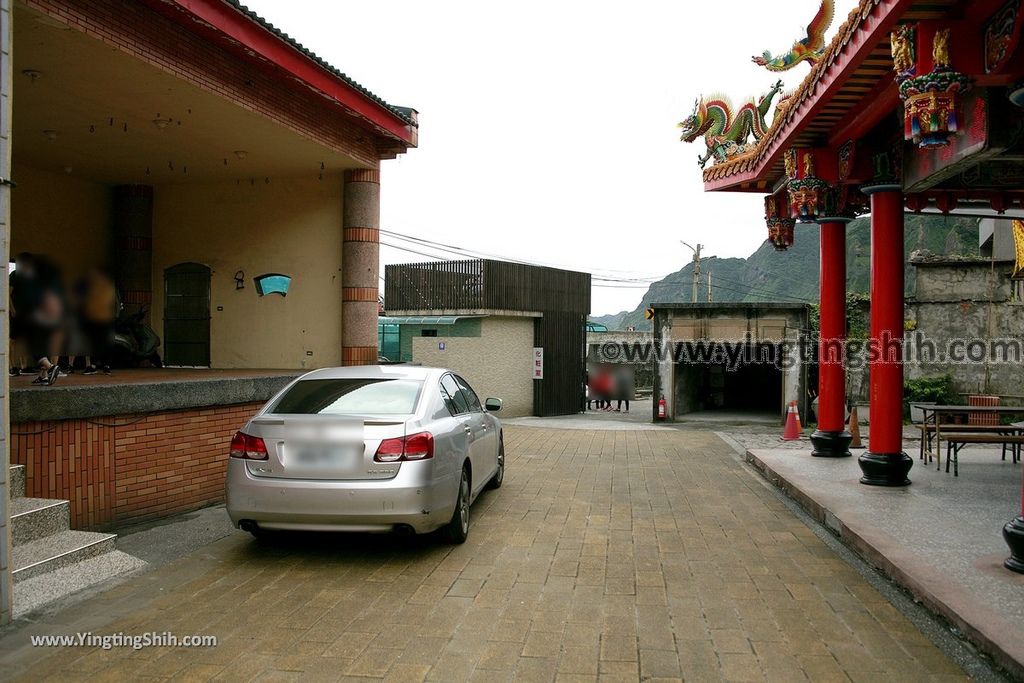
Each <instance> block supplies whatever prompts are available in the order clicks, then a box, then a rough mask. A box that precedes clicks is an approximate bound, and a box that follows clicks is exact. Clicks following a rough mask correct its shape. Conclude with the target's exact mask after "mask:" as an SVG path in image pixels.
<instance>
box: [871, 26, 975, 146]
mask: <svg viewBox="0 0 1024 683" xmlns="http://www.w3.org/2000/svg"><path fill="white" fill-rule="evenodd" d="M949 34H950V30H949V29H948V28H944V29H938V30H935V31H934V32H933V33H932V34H931V39H932V59H931V69H930V70H929V71H927V72H926V73H922V74H920V75H918V69H919V66H926V65H924V64H923V62H924V60H923V59H921V57H920V55H919V54H918V49H917V48H918V45H917V40H918V38H924V37H926V36H925V35H923V32H922V35H918V30H917V29H915V28H914V27H913V26H910V25H905V26H901V27H900V28H898V29H897V30H895V31H893V32H892V35H891V37H890V42H891V48H892V59H893V68H894V69H895V71H896V81H897V82H898V83H899V93H900V99H901V100H903V137H904V139H906V140H910V141H913V142H914V144H916V145H917V146H918V147H920V148H923V149H924V148H931V147H945V146H946V145H948V144H949V142H950V140H951V139H952V138H953V137H954V136H955V135H956V134H957V132H958V131H959V130H960V128H961V119H962V114H961V111H960V109H961V99H962V96H963V93H966V92H967V91H968V90H970V88H971V79H970V77H969V76H967V75H965V74H962V73H960V72H958V71H954V70H953V67H952V64H951V60H950V56H949ZM921 70H922V71H923V69H921Z"/></svg>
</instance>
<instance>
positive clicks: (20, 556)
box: [11, 530, 117, 583]
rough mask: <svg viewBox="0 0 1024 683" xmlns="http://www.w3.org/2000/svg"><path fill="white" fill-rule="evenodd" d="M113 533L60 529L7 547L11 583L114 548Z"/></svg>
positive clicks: (69, 564) (114, 537)
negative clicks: (10, 547)
mask: <svg viewBox="0 0 1024 683" xmlns="http://www.w3.org/2000/svg"><path fill="white" fill-rule="evenodd" d="M116 538H117V537H116V536H115V535H113V534H101V533H96V532H93V531H71V530H68V531H62V532H60V533H57V534H53V535H51V536H46V537H44V538H39V539H36V540H34V541H29V542H28V543H22V544H21V545H17V546H15V547H14V548H12V549H11V568H12V571H11V576H12V578H13V579H14V582H15V583H18V582H20V581H24V580H26V579H30V578H32V577H34V576H39V575H41V574H46V573H47V572H52V571H54V570H56V569H61V568H62V567H68V566H71V565H73V564H75V563H78V562H81V561H82V560H87V559H89V558H92V557H96V556H97V555H102V554H104V553H109V552H110V551H112V550H114V540H115V539H116Z"/></svg>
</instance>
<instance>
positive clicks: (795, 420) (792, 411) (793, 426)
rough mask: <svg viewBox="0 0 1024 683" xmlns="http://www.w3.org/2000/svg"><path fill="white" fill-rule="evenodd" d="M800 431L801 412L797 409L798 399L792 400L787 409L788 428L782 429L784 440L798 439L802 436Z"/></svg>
mask: <svg viewBox="0 0 1024 683" xmlns="http://www.w3.org/2000/svg"><path fill="white" fill-rule="evenodd" d="M800 431H801V427H800V413H799V412H798V411H797V409H796V401H790V402H789V408H788V409H787V410H786V428H785V429H784V430H782V440H783V441H796V440H797V439H799V438H800Z"/></svg>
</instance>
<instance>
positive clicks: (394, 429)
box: [245, 415, 406, 481]
mask: <svg viewBox="0 0 1024 683" xmlns="http://www.w3.org/2000/svg"><path fill="white" fill-rule="evenodd" d="M245 431H246V433H248V434H251V435H252V436H258V437H260V438H261V439H263V441H264V443H265V444H266V447H267V459H266V460H252V461H247V467H248V469H249V473H250V474H252V475H253V476H255V477H264V478H272V479H316V480H333V481H355V480H375V479H391V478H393V477H394V476H395V475H396V474H398V470H399V468H400V467H401V463H399V462H394V463H380V462H375V461H374V459H373V456H374V454H375V453H376V452H377V447H378V446H379V445H380V442H381V441H382V440H384V439H391V438H398V437H403V436H405V435H406V420H405V419H402V418H396V417H394V416H389V417H387V418H374V417H373V416H366V417H354V416H345V417H339V416H310V415H294V416H292V415H266V416H258V417H256V418H253V420H251V421H250V422H249V425H248V426H247V427H246V429H245Z"/></svg>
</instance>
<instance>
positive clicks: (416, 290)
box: [384, 259, 590, 416]
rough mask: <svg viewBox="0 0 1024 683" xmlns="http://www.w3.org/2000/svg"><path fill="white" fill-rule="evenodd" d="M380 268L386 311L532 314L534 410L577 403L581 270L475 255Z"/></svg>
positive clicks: (581, 363)
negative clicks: (540, 365)
mask: <svg viewBox="0 0 1024 683" xmlns="http://www.w3.org/2000/svg"><path fill="white" fill-rule="evenodd" d="M384 275H385V277H384V304H385V306H386V307H387V309H388V310H393V311H444V312H452V311H517V312H537V313H540V314H541V316H542V317H541V318H539V319H538V320H537V322H536V324H535V326H534V340H535V341H534V343H535V345H536V346H540V347H543V348H544V379H543V380H538V381H536V382H534V413H535V414H537V415H540V416H548V415H567V414H572V413H576V412H579V410H580V409H581V408H582V406H583V396H584V390H583V382H584V378H585V373H586V365H585V362H586V361H585V355H586V351H585V348H584V347H585V344H586V340H585V333H584V325H585V324H586V319H587V315H589V313H590V274H589V273H579V272H575V271H569V270H561V269H558V268H548V267H544V266H533V265H528V264H523V263H510V262H507V261H492V260H488V259H476V260H466V261H434V262H427V263H405V264H393V265H389V266H385V268H384Z"/></svg>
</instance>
